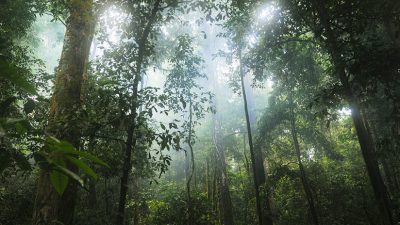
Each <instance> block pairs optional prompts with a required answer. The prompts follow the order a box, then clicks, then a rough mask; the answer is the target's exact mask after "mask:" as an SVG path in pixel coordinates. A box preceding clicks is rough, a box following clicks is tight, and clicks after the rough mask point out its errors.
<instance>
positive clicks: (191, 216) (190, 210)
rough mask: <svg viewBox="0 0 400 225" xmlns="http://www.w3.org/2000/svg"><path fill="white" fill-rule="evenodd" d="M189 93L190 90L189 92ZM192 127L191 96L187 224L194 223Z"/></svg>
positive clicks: (190, 105) (190, 104)
mask: <svg viewBox="0 0 400 225" xmlns="http://www.w3.org/2000/svg"><path fill="white" fill-rule="evenodd" d="M189 95H190V92H189ZM192 128H193V103H192V100H191V97H189V137H188V141H187V142H188V143H187V144H188V146H189V150H190V151H189V152H190V168H189V176H188V179H187V181H186V191H187V197H188V199H187V200H188V202H187V207H188V221H187V222H188V225H194V222H195V221H194V218H193V205H192V196H191V182H192V178H193V175H194V172H195V168H196V167H195V164H194V152H193V146H192V132H193V130H192Z"/></svg>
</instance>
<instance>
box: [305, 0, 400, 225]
mask: <svg viewBox="0 0 400 225" xmlns="http://www.w3.org/2000/svg"><path fill="white" fill-rule="evenodd" d="M313 3H314V5H315V8H316V10H317V13H318V17H319V19H320V22H321V25H322V27H323V28H324V29H325V35H326V40H325V41H324V42H325V44H326V46H327V50H328V52H329V54H330V56H331V57H332V60H333V65H334V68H335V72H336V73H337V75H338V78H339V80H340V82H341V84H342V86H343V89H344V91H345V97H346V98H347V102H348V103H349V106H350V109H351V117H352V120H353V123H354V126H355V129H356V133H357V136H358V141H359V144H360V147H361V152H362V156H363V158H364V162H365V165H366V168H367V172H368V176H369V179H370V181H371V184H372V188H373V190H374V195H375V198H376V202H377V205H378V208H379V211H380V217H381V221H382V224H384V225H393V224H394V221H393V215H392V209H391V206H390V199H389V196H388V193H387V190H386V186H385V184H384V182H383V179H382V176H381V173H380V171H379V166H378V162H377V159H376V156H375V148H374V146H373V143H372V142H371V140H370V138H369V137H370V135H369V134H368V132H367V130H366V126H365V124H364V121H363V119H362V116H361V113H360V107H359V103H358V99H357V97H356V95H355V94H354V92H353V90H352V88H351V85H350V83H349V80H348V76H347V73H346V67H345V62H344V60H343V59H342V57H341V53H340V51H339V48H338V47H339V46H338V44H337V37H336V35H335V34H334V32H333V30H332V29H331V26H330V19H329V16H328V13H327V9H326V7H325V5H324V4H323V2H322V1H318V0H314V1H313Z"/></svg>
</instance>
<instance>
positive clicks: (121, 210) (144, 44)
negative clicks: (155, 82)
mask: <svg viewBox="0 0 400 225" xmlns="http://www.w3.org/2000/svg"><path fill="white" fill-rule="evenodd" d="M161 2H162V1H161V0H156V1H154V3H153V5H152V8H151V9H150V13H149V17H148V20H147V21H146V22H145V26H144V29H143V31H142V33H141V34H140V35H139V37H138V50H137V56H136V60H135V61H134V64H135V68H133V69H132V75H133V83H132V86H131V88H132V99H131V107H130V109H131V118H130V122H129V126H128V130H127V141H126V146H125V159H124V165H123V170H122V176H121V184H120V185H121V187H120V194H119V203H118V213H117V218H116V224H118V225H123V224H124V219H125V205H126V195H127V192H128V179H129V173H130V171H131V169H132V163H131V158H132V150H133V148H134V147H135V145H136V141H137V135H136V134H135V132H136V131H135V130H136V129H137V110H138V108H139V98H138V91H139V83H140V81H141V79H142V78H141V77H142V69H143V62H144V60H146V58H147V57H148V55H149V52H148V49H147V48H148V39H149V35H150V33H151V32H152V29H153V26H154V24H155V22H156V20H157V16H158V13H159V12H160V5H161ZM128 4H129V5H130V7H129V8H130V9H131V12H130V13H132V14H134V13H135V12H136V10H135V6H134V3H131V2H128ZM136 7H137V6H136ZM132 24H134V21H132ZM132 28H133V26H132Z"/></svg>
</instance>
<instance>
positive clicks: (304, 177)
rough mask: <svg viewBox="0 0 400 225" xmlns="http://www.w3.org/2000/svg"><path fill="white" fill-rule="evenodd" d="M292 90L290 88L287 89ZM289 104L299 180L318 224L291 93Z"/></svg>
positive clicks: (315, 224) (311, 212) (311, 213)
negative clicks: (302, 155)
mask: <svg viewBox="0 0 400 225" xmlns="http://www.w3.org/2000/svg"><path fill="white" fill-rule="evenodd" d="M289 91H290V92H292V90H289ZM289 104H290V106H289V107H290V109H289V110H290V128H291V133H292V139H293V145H294V148H295V150H296V157H297V163H298V165H299V171H300V180H301V183H302V185H303V189H304V193H305V195H306V198H307V202H308V207H309V209H310V215H311V221H312V223H313V224H314V225H319V221H318V214H317V209H316V208H315V203H314V197H313V194H312V191H311V188H310V184H309V183H308V180H307V175H306V171H305V170H304V166H303V163H302V162H301V151H300V144H299V140H298V137H297V128H296V117H295V114H294V109H293V98H292V93H289Z"/></svg>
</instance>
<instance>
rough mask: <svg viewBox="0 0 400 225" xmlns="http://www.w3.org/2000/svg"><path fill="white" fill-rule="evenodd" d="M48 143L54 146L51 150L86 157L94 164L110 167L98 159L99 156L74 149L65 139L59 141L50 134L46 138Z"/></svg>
mask: <svg viewBox="0 0 400 225" xmlns="http://www.w3.org/2000/svg"><path fill="white" fill-rule="evenodd" d="M47 142H48V144H49V145H50V147H51V148H54V149H53V151H55V152H62V153H65V154H68V155H76V156H80V157H83V158H85V159H88V160H90V161H92V162H94V163H96V164H99V165H102V166H105V167H107V168H110V166H109V165H108V164H107V163H105V162H104V161H102V160H100V159H99V158H97V157H96V156H94V155H92V154H90V153H87V152H83V151H79V150H76V149H75V148H74V146H73V145H72V144H70V143H69V142H66V141H60V140H58V139H57V138H55V137H52V136H50V137H49V138H48V139H47Z"/></svg>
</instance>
